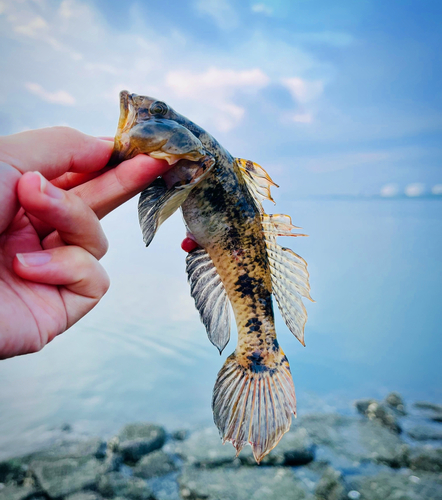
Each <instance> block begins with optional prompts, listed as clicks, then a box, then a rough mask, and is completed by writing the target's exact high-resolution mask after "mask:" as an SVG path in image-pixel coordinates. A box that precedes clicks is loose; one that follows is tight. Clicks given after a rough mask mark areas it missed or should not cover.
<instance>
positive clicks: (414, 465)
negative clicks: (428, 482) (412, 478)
mask: <svg viewBox="0 0 442 500" xmlns="http://www.w3.org/2000/svg"><path fill="white" fill-rule="evenodd" d="M410 468H411V469H414V470H423V471H429V472H442V448H430V447H427V446H423V447H421V448H414V449H412V450H411V453H410Z"/></svg>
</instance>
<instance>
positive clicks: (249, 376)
mask: <svg viewBox="0 0 442 500" xmlns="http://www.w3.org/2000/svg"><path fill="white" fill-rule="evenodd" d="M265 368H266V369H263V367H261V369H260V370H253V369H251V368H244V367H243V366H242V365H240V364H239V363H238V360H237V357H236V354H235V353H234V354H232V355H231V356H229V357H228V358H227V360H226V362H225V363H224V366H223V367H222V368H221V370H220V372H219V373H218V379H217V381H216V384H215V389H214V392H213V399H212V409H213V416H214V420H215V424H216V425H217V427H218V429H219V432H220V434H221V437H222V439H223V444H224V443H225V442H226V441H230V442H231V443H232V444H233V446H234V447H235V448H236V450H237V455H238V454H239V452H240V451H241V450H242V449H243V448H244V446H245V445H246V444H250V445H251V446H252V450H253V455H254V457H255V460H256V461H257V462H258V463H259V462H260V461H261V460H262V459H263V457H265V456H266V455H267V454H268V453H269V452H270V451H271V450H273V448H274V447H275V446H276V445H277V444H278V443H279V441H280V439H281V438H282V436H283V435H284V434H285V433H286V432H287V431H288V430H289V428H290V424H291V421H292V413H293V414H294V415H295V416H296V396H295V388H294V386H293V380H292V376H291V373H290V367H289V363H288V361H287V358H286V357H285V355H284V353H283V352H282V351H281V360H280V362H279V363H278V364H277V366H276V367H275V368H273V369H267V367H265Z"/></svg>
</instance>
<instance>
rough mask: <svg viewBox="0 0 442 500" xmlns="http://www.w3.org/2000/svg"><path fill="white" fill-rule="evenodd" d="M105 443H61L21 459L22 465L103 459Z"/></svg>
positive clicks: (93, 440) (101, 441) (83, 441)
mask: <svg viewBox="0 0 442 500" xmlns="http://www.w3.org/2000/svg"><path fill="white" fill-rule="evenodd" d="M105 456H106V443H105V441H103V440H102V439H100V438H91V439H87V440H76V441H62V442H60V443H57V444H54V445H53V446H51V447H49V448H45V449H44V450H41V451H37V452H35V453H32V454H30V455H27V456H26V457H23V458H22V461H23V462H24V463H30V462H31V461H34V460H57V459H60V458H86V457H87V458H98V459H101V458H104V457H105Z"/></svg>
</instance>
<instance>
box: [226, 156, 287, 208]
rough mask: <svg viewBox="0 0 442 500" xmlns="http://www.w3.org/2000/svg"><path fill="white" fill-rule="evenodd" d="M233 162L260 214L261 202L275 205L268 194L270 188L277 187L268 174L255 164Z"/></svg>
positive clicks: (250, 162)
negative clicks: (270, 202)
mask: <svg viewBox="0 0 442 500" xmlns="http://www.w3.org/2000/svg"><path fill="white" fill-rule="evenodd" d="M235 160H236V164H237V165H238V168H239V170H240V171H241V173H242V176H243V178H244V180H245V182H246V184H247V187H248V188H249V191H250V193H251V195H252V196H253V198H254V200H255V202H256V206H257V208H258V209H259V211H260V212H261V213H264V209H263V208H262V203H261V202H262V201H263V200H269V201H272V202H273V203H275V201H274V200H273V198H272V195H271V193H270V186H275V187H279V186H278V184H275V183H274V182H273V181H272V179H271V178H270V176H269V174H268V173H267V172H266V171H265V170H264V169H263V168H262V167H261V166H260V165H258V164H257V163H253V161H250V160H243V159H242V158H235Z"/></svg>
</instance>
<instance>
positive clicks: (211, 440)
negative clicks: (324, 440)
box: [172, 427, 314, 467]
mask: <svg viewBox="0 0 442 500" xmlns="http://www.w3.org/2000/svg"><path fill="white" fill-rule="evenodd" d="M172 451H173V452H174V453H176V454H178V455H179V456H180V457H181V458H182V459H183V460H184V461H185V462H186V463H188V464H190V465H195V466H198V467H219V466H221V465H239V463H238V460H237V459H236V460H235V455H236V450H235V449H234V448H233V446H232V445H231V444H230V443H226V444H225V445H223V444H222V441H221V439H220V437H219V433H218V431H217V429H215V428H214V427H209V428H207V429H203V430H202V431H197V432H194V433H192V434H191V435H190V437H189V438H188V439H187V440H186V441H184V442H183V443H176V444H175V446H172ZM312 460H314V446H313V443H312V442H311V440H310V439H309V437H308V435H307V432H306V431H305V430H303V429H301V430H295V431H290V432H288V433H287V434H285V435H284V437H283V438H282V439H281V441H280V442H279V444H278V446H277V447H276V448H274V449H273V450H272V451H271V452H270V453H269V454H268V455H267V456H265V457H264V458H263V460H262V462H261V464H262V465H304V464H307V463H309V462H311V461H312ZM239 461H240V462H241V463H242V464H244V465H256V461H255V459H254V457H253V453H252V448H251V447H250V446H247V447H245V448H244V449H243V450H242V451H241V453H240V454H239Z"/></svg>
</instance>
